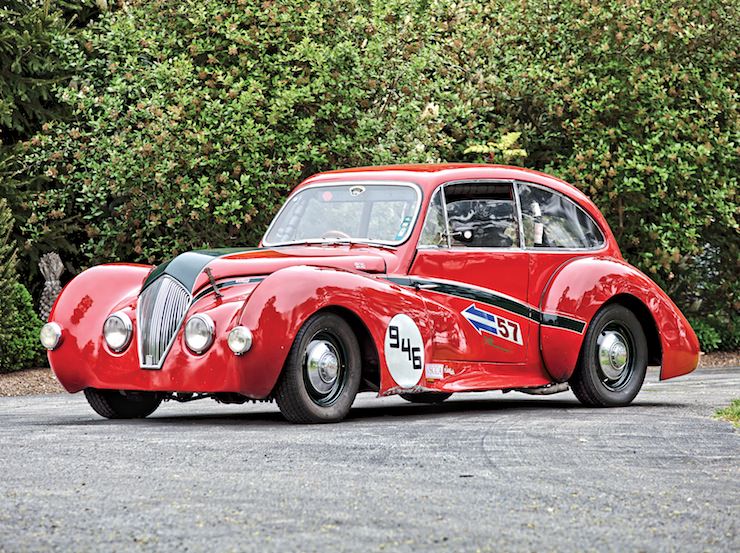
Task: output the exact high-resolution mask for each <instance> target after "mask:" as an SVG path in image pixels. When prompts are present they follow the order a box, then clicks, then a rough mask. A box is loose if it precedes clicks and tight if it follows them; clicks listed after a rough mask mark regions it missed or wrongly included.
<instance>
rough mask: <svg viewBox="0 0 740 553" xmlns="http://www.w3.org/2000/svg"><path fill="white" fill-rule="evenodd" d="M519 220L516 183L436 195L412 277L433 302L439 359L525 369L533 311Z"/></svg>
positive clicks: (460, 186)
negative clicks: (509, 365)
mask: <svg viewBox="0 0 740 553" xmlns="http://www.w3.org/2000/svg"><path fill="white" fill-rule="evenodd" d="M518 214H519V209H518V206H517V199H516V195H515V192H514V185H513V183H511V182H459V183H448V184H446V185H443V186H442V187H440V188H439V189H437V191H435V193H434V195H433V197H432V199H431V202H430V206H429V209H428V211H427V216H426V219H425V222H424V228H423V231H422V234H421V237H420V240H419V245H418V250H417V253H416V257H415V259H414V262H413V264H412V266H411V270H410V272H409V276H410V277H411V280H412V281H413V283H414V285H415V286H416V287H417V288H418V289H419V293H420V294H421V295H422V296H423V297H424V298H425V299H428V300H429V301H428V307H429V309H430V314H431V315H432V320H434V324H435V344H434V350H435V359H437V360H439V361H445V360H449V361H474V362H489V363H523V362H524V361H525V359H526V353H527V347H528V342H529V336H530V332H531V328H530V327H531V324H532V310H531V308H530V306H529V305H528V304H527V301H526V300H527V290H528V281H529V268H528V256H527V253H526V252H525V250H524V249H523V248H522V240H521V225H520V223H519V215H518ZM435 306H439V307H435ZM435 310H436V312H435Z"/></svg>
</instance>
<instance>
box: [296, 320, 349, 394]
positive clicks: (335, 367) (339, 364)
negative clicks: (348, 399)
mask: <svg viewBox="0 0 740 553" xmlns="http://www.w3.org/2000/svg"><path fill="white" fill-rule="evenodd" d="M346 375H347V357H346V354H345V352H344V348H342V345H341V343H340V342H339V340H337V339H336V338H335V337H334V336H332V335H330V334H328V333H325V332H320V333H318V334H316V335H315V336H314V337H313V338H312V339H311V341H310V342H309V343H308V346H307V347H306V352H305V354H304V356H303V380H304V382H305V385H306V390H307V391H308V395H309V396H310V397H311V400H312V401H313V402H314V403H316V404H317V405H322V406H328V405H331V404H332V403H334V402H335V401H336V400H337V398H338V397H339V395H340V394H341V392H342V389H343V388H344V383H345V377H346Z"/></svg>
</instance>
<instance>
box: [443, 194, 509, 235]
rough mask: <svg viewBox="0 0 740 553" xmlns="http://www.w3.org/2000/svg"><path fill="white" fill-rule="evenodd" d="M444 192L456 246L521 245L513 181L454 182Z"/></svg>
mask: <svg viewBox="0 0 740 553" xmlns="http://www.w3.org/2000/svg"><path fill="white" fill-rule="evenodd" d="M444 191H445V203H446V204H447V220H448V222H449V225H450V229H449V232H450V243H451V244H452V246H453V247H468V248H511V247H518V246H519V229H518V226H517V219H516V204H515V202H514V191H513V188H512V186H511V185H510V184H453V185H448V186H446V187H445V189H444Z"/></svg>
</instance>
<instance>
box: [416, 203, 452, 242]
mask: <svg viewBox="0 0 740 553" xmlns="http://www.w3.org/2000/svg"><path fill="white" fill-rule="evenodd" d="M419 245H420V246H433V247H437V248H439V247H442V246H447V233H446V232H445V215H444V211H443V207H442V191H441V189H440V190H437V191H436V192H435V193H434V195H433V196H432V200H431V202H429V210H428V211H427V217H426V219H425V220H424V228H422V229H421V237H419Z"/></svg>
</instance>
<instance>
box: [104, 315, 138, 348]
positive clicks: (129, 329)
mask: <svg viewBox="0 0 740 553" xmlns="http://www.w3.org/2000/svg"><path fill="white" fill-rule="evenodd" d="M113 317H115V318H116V319H118V320H120V321H121V322H122V323H123V326H124V328H125V329H126V341H125V342H124V343H123V345H122V346H121V347H119V348H114V347H113V346H111V345H110V344H109V343H108V337H107V336H106V334H105V325H106V324H107V323H108V321H109V320H110V319H112V318H113ZM133 333H134V325H133V323H132V322H131V318H130V317H129V316H128V315H126V313H124V312H123V311H116V312H115V313H111V314H110V315H108V317H107V318H106V319H105V321H104V322H103V340H104V341H105V345H106V346H108V347H109V348H110V350H111V351H114V352H116V353H121V352H122V351H123V350H125V349H126V348H127V347H128V346H129V344H130V343H131V336H132V335H133Z"/></svg>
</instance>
